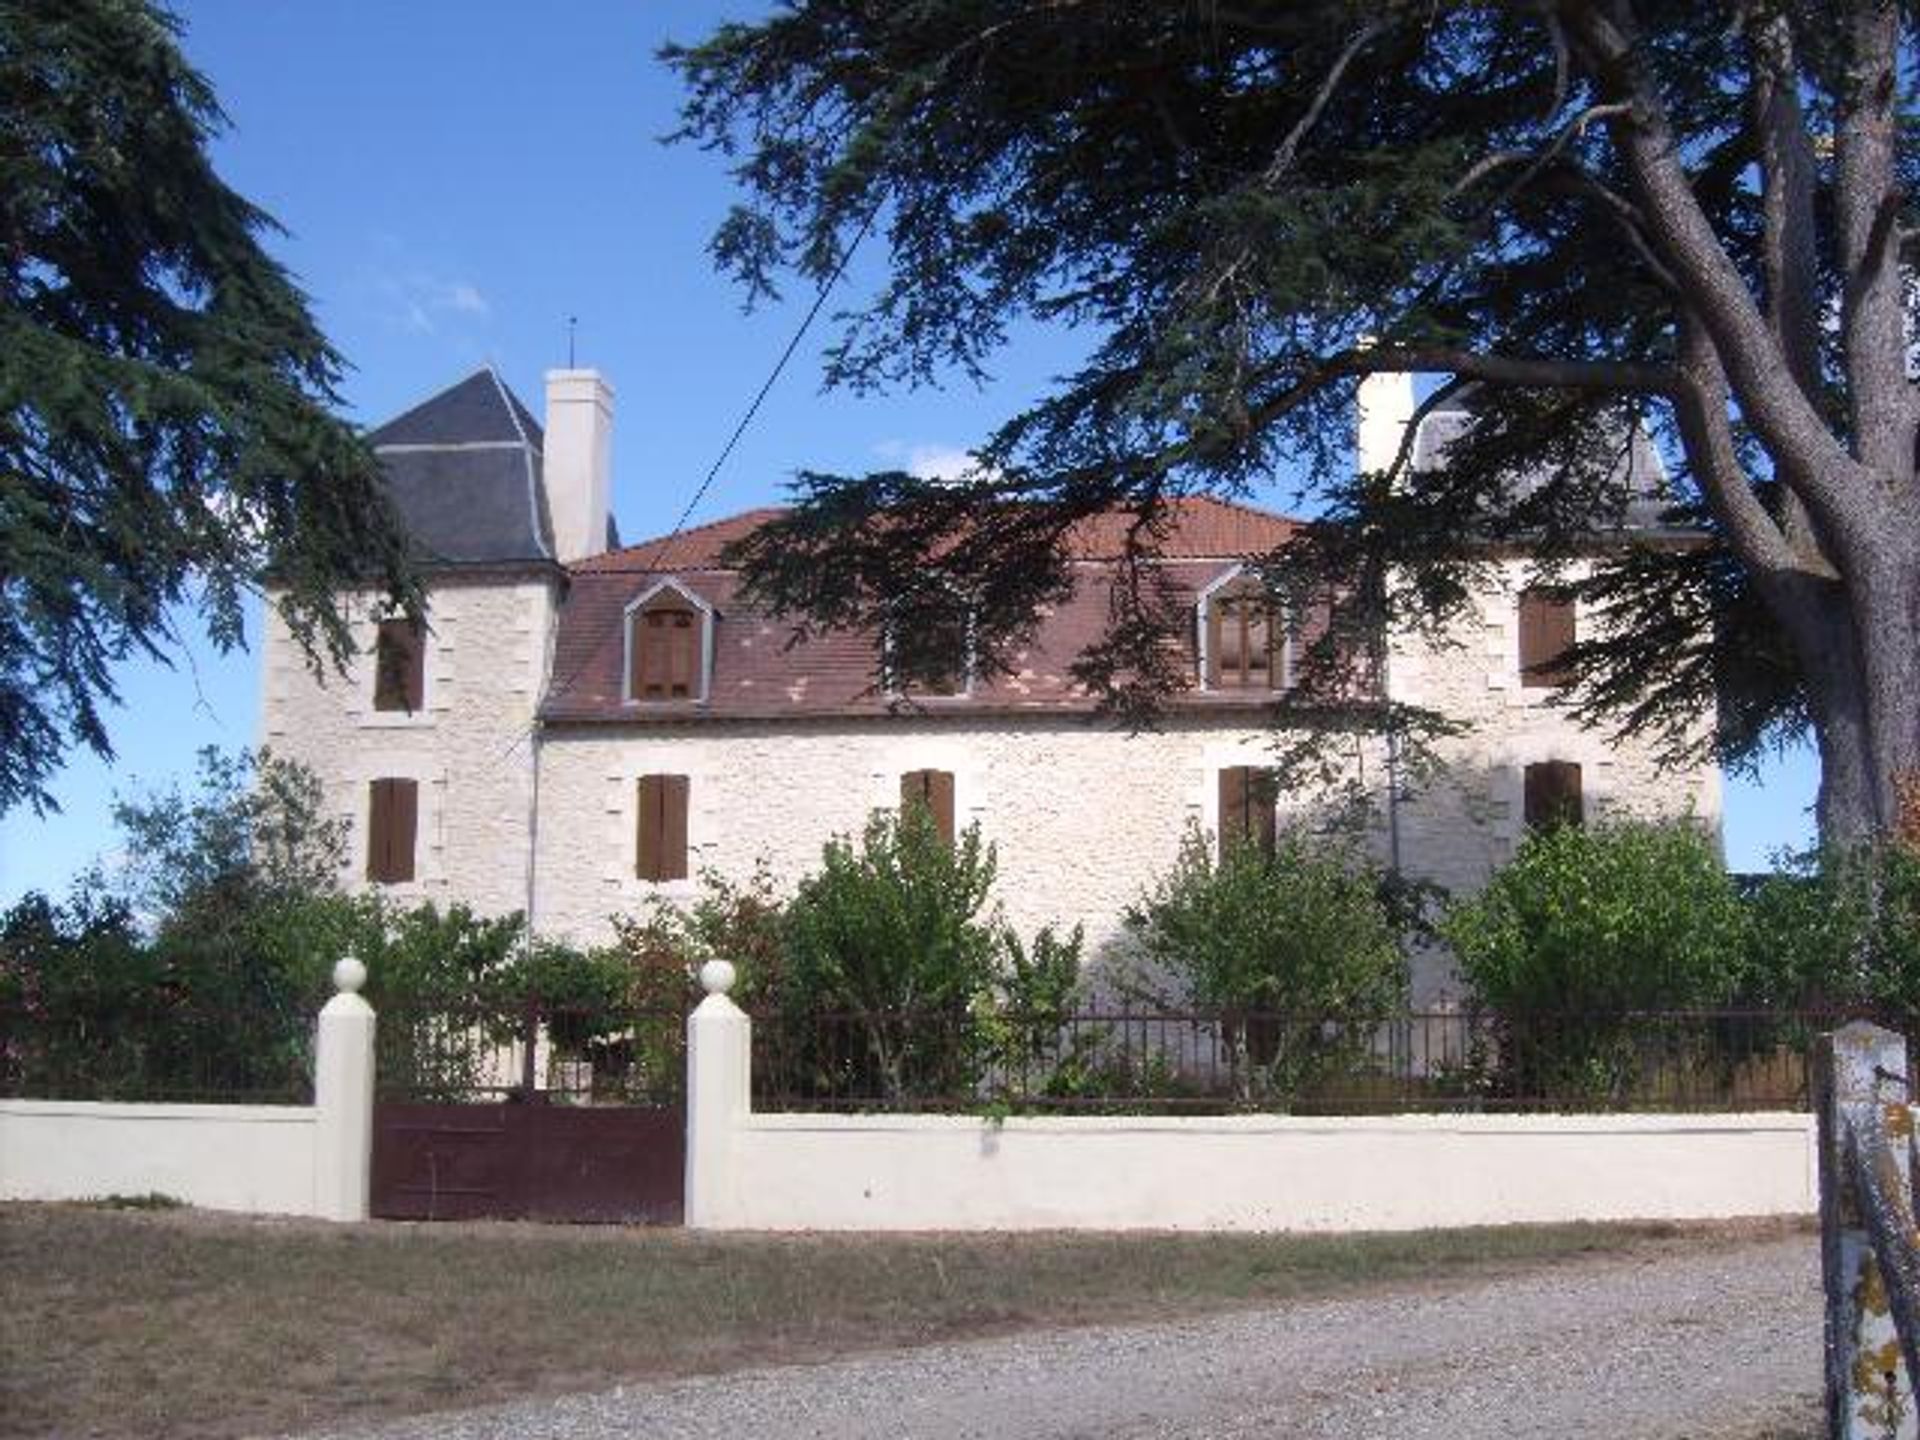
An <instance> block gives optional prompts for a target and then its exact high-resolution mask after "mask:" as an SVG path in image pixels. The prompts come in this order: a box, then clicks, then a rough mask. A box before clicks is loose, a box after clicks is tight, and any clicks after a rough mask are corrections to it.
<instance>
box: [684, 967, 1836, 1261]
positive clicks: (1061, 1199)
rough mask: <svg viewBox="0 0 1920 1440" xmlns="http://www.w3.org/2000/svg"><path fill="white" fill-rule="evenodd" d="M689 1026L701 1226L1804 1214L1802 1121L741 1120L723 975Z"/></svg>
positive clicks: (741, 1019)
mask: <svg viewBox="0 0 1920 1440" xmlns="http://www.w3.org/2000/svg"><path fill="white" fill-rule="evenodd" d="M701 980H702V983H704V984H706V986H707V987H708V989H709V991H710V992H712V993H710V994H709V995H708V997H707V998H706V999H705V1000H704V1001H702V1002H701V1004H700V1007H699V1009H697V1010H696V1011H695V1012H694V1015H693V1017H692V1019H691V1021H690V1022H689V1026H688V1041H689V1053H688V1071H687V1075H688V1092H687V1125H688V1134H687V1167H688V1168H687V1193H686V1221H687V1224H688V1225H690V1226H695V1227H698V1228H704V1229H716V1230H1136V1229H1138V1230H1294V1231H1340V1230H1414V1229H1431V1228H1442V1227H1449V1226H1464V1225H1508V1224H1541V1223H1550V1222H1556V1221H1574V1220H1591V1221H1602V1220H1717V1219H1728V1218H1732V1217H1736V1216H1759V1215H1809V1214H1812V1213H1813V1211H1814V1208H1815V1194H1816V1190H1815V1174H1814V1167H1815V1150H1814V1125H1813V1120H1812V1117H1811V1116H1808V1115H1801V1114H1793V1113H1766V1114H1747V1115H1574V1116H1569V1115H1392V1116H1365V1117H1340V1118H1326V1119H1318V1118H1315V1119H1308V1118H1301V1117H1292V1116H1267V1115H1257V1116H1219V1117H1176V1118H1161V1117H1151V1116H1120V1117H1093V1116H1067V1117H1044V1118H1015V1119H1008V1120H1005V1121H998V1122H996V1121H992V1120H986V1119H981V1118H979V1117H974V1116H941V1115H855V1116H838V1115H756V1114H754V1113H753V1112H752V1109H751V1105H750V1096H751V1075H750V1072H749V1064H750V1056H751V1048H752V1047H751V1043H750V1033H751V1026H750V1022H749V1021H748V1019H747V1017H746V1015H745V1014H743V1013H742V1012H741V1011H740V1009H739V1008H738V1007H737V1006H735V1005H734V1004H733V1003H732V1002H731V1001H730V1000H728V999H727V997H726V994H725V991H726V989H727V988H728V986H730V985H731V983H732V967H731V966H726V965H722V964H719V963H717V962H716V963H715V964H711V965H709V966H708V967H707V970H706V971H703V972H702V975H701Z"/></svg>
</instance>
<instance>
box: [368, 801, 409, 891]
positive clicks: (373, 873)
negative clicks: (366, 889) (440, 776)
mask: <svg viewBox="0 0 1920 1440" xmlns="http://www.w3.org/2000/svg"><path fill="white" fill-rule="evenodd" d="M419 828H420V782H419V781H417V780H396V779H388V780H376V781H374V782H373V784H372V786H371V787H370V791H369V794H368V797H367V879H369V880H371V881H372V882H373V883H374V884H376V885H398V884H402V883H404V882H406V881H408V880H411V879H413V849H414V839H415V836H416V834H417V833H418V831H419Z"/></svg>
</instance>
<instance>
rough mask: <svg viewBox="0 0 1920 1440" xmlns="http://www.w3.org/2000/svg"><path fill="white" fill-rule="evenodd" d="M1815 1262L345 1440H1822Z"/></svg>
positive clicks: (1358, 1313) (623, 1392) (1696, 1264)
mask: <svg viewBox="0 0 1920 1440" xmlns="http://www.w3.org/2000/svg"><path fill="white" fill-rule="evenodd" d="M1817 1250H1818V1241H1817V1239H1816V1238H1815V1237H1813V1236H1811V1235H1807V1236H1798V1237H1794V1238H1792V1239H1788V1240H1780V1239H1771V1240H1766V1241H1762V1242H1754V1243H1748V1244H1744V1245H1731V1246H1730V1245H1709V1246H1706V1247H1703V1249H1702V1250H1701V1251H1700V1252H1699V1253H1697V1254H1693V1255H1689V1256H1686V1257H1678V1256H1672V1255H1669V1256H1664V1257H1659V1258H1657V1259H1653V1258H1636V1259H1613V1260H1595V1261H1587V1262H1581V1263H1578V1264H1575V1265H1567V1266H1561V1267H1559V1268H1556V1269H1552V1270H1547V1271H1539V1272H1534V1273H1531V1274H1526V1275H1521V1276H1517V1277H1512V1278H1508V1279H1503V1280H1492V1281H1487V1280H1482V1281H1479V1282H1477V1283H1474V1284H1471V1285H1461V1286H1448V1287H1446V1288H1438V1287H1436V1288H1431V1289H1424V1290H1422V1289H1414V1290H1408V1289H1401V1290H1395V1291H1391V1292H1384V1293H1377V1294H1372V1295H1368V1296H1365V1297H1362V1298H1349V1299H1342V1300H1330V1301H1311V1302H1303V1303H1299V1304H1293V1305H1286V1306H1281V1307H1276V1308H1271V1309H1266V1310H1258V1311H1251V1312H1239V1313H1235V1314H1231V1315H1221V1316H1217V1317H1212V1318H1207V1319H1201V1320H1189V1321H1180V1322H1174V1323H1162V1324H1151V1325H1124V1326H1111V1327H1101V1328H1096V1329H1083V1330H1054V1331H1042V1332H1028V1333H1024V1334H1020V1335H1014V1336H1009V1337H1005V1338H1001V1339H994V1340H984V1341H968V1342H966V1343H960V1344H949V1345H936V1346H930V1347H927V1348H924V1349H916V1350H909V1351H898V1352H890V1353H884V1354H878V1355H869V1356H864V1357H860V1358H856V1359H849V1360H839V1361H834V1362H832V1363H828V1364H821V1365H809V1366H793V1367H784V1368H773V1369H760V1370H748V1371H739V1372H735V1373H733V1374H728V1375H717V1376H709V1377H704V1378H701V1379H696V1380H679V1381H673V1382H670V1383H664V1384H659V1385H630V1386H626V1387H624V1388H622V1389H618V1390H612V1391H607V1392H604V1393H600V1394H594V1395H576V1396H568V1397H565V1398H563V1399H560V1400H546V1401H537V1402H526V1403H520V1404H514V1405H508V1406H502V1407H499V1408H496V1409H490V1410H485V1411H473V1412H467V1413H462V1414H447V1415H439V1416H433V1417H428V1418H423V1419H415V1420H409V1421H402V1422H399V1423H397V1424H391V1425H387V1426H382V1427H378V1428H376V1429H372V1430H364V1431H330V1432H326V1433H327V1434H329V1435H333V1436H347V1435H355V1436H380V1437H383V1440H403V1437H405V1440H483V1437H485V1440H493V1437H501V1440H504V1437H508V1436H512V1437H516V1440H613V1437H622V1440H625V1437H640V1436H645V1437H648V1440H656V1437H657V1440H669V1437H671V1440H681V1437H688V1440H692V1437H714V1440H721V1437H726V1440H748V1437H761V1436H766V1437H773V1436H780V1437H788V1436H794V1437H799V1436H822V1437H826V1436H830V1437H833V1440H864V1437H874V1440H880V1437H887V1440H893V1437H899V1436H915V1437H941V1440H946V1437H961V1436H981V1437H985V1436H1021V1437H1041V1440H1053V1437H1059V1440H1065V1437H1069V1436H1073V1437H1102V1440H1109V1437H1148V1436H1152V1437H1176V1436H1177V1437H1182V1440H1188V1437H1192V1440H1200V1437H1209V1440H1211V1437H1241V1436H1245V1437H1252V1436H1261V1437H1273V1436H1342V1437H1352V1436H1365V1437H1383V1440H1384V1437H1402V1436H1433V1437H1447V1440H1477V1437H1489V1440H1491V1437H1501V1440H1506V1437H1511V1436H1532V1435H1537V1436H1554V1437H1568V1436H1594V1437H1601V1436H1605V1437H1609V1440H1626V1437H1656V1436H1657V1437H1679V1436H1700V1437H1708V1436H1715V1437H1718V1436H1725V1437H1740V1440H1751V1437H1758V1436H1763V1435H1765V1436H1772V1435H1775V1434H1800V1433H1805V1434H1809V1435H1810V1434H1813V1433H1814V1431H1815V1421H1816V1418H1817V1413H1818V1411H1817V1403H1818V1393H1819V1376H1820V1299H1819V1281H1818V1273H1817V1263H1818V1262H1817ZM503 1343H511V1342H510V1341H506V1340H505V1337H504V1336H503ZM1776 1427H1778V1428H1776Z"/></svg>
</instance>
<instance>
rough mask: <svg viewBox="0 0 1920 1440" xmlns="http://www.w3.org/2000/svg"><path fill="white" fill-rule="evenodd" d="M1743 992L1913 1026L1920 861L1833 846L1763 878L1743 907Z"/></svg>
mask: <svg viewBox="0 0 1920 1440" xmlns="http://www.w3.org/2000/svg"><path fill="white" fill-rule="evenodd" d="M1751 911H1752V916H1753V924H1752V929H1751V932H1750V948H1749V956H1748V963H1747V968H1746V973H1745V975H1744V977H1743V986H1742V995H1743V998H1744V999H1747V1000H1749V1001H1750V1002H1752V1003H1755V1004H1761V1005H1769V1006H1777V1007H1782V1008H1791V1009H1809V1010H1836V1011H1859V1012H1863V1013H1867V1014H1871V1015H1874V1016H1877V1017H1879V1018H1880V1019H1882V1020H1884V1021H1885V1022H1886V1023H1888V1024H1894V1025H1900V1026H1903V1027H1905V1028H1906V1029H1907V1030H1908V1032H1909V1033H1913V1032H1914V1030H1915V1029H1916V1027H1920V857H1916V856H1915V855H1914V854H1913V853H1912V852H1910V851H1908V850H1906V849H1904V848H1901V847H1899V846H1891V847H1883V848H1873V847H1864V846H1863V847H1859V848H1855V849H1841V848H1834V849H1829V850H1826V851H1824V852H1812V853H1809V854H1806V855H1802V856H1799V857H1797V858H1796V859H1795V861H1794V862H1793V864H1792V866H1791V868H1790V869H1788V870H1787V871H1785V872H1783V873H1780V874H1777V875H1771V876H1768V877H1767V879H1765V880H1764V881H1762V882H1761V884H1760V886H1759V887H1758V889H1757V890H1756V891H1755V893H1754V896H1753V900H1752V903H1751Z"/></svg>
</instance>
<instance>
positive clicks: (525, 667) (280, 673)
mask: <svg viewBox="0 0 1920 1440" xmlns="http://www.w3.org/2000/svg"><path fill="white" fill-rule="evenodd" d="M553 611H554V604H553V586H552V583H551V582H549V581H547V580H544V579H539V578H533V577H502V576H498V575H496V576H493V577H490V578H481V577H474V578H471V579H468V578H442V579H436V580H435V581H434V583H433V585H432V587H431V589H430V592H429V596H428V626H429V630H430V634H429V636H428V640H427V658H426V666H425V670H426V690H425V696H424V702H425V703H424V706H423V708H422V709H421V710H420V711H418V712H416V713H415V714H412V715H408V714H405V713H395V712H381V711H376V710H375V709H374V708H373V643H374V636H375V634H376V630H377V625H376V619H375V616H374V614H373V612H372V610H371V609H370V607H369V605H368V603H367V601H366V600H365V599H364V598H361V599H358V600H353V601H350V602H349V604H348V613H349V618H350V622H351V623H352V625H353V629H354V635H355V638H356V640H357V641H358V642H359V644H360V647H361V651H362V656H361V660H360V662H359V663H358V664H355V665H353V666H352V667H350V669H349V671H348V673H346V674H345V675H337V674H334V673H332V672H331V671H329V672H328V673H326V674H325V675H324V676H322V677H318V678H316V677H315V676H314V674H313V673H312V671H311V670H309V669H308V668H307V665H306V662H305V659H304V657H303V656H302V655H301V653H300V650H299V648H298V647H297V646H296V645H295V644H294V643H293V642H292V640H291V638H290V637H289V636H288V635H287V633H286V628H285V626H284V625H282V624H281V623H280V621H279V618H278V615H277V614H276V612H275V611H274V609H273V607H272V606H271V605H269V606H268V607H267V617H268V619H267V625H266V627H265V628H266V633H265V638H264V641H263V644H262V651H261V674H262V691H263V693H262V703H261V727H260V742H261V744H263V745H265V746H268V747H270V748H271V749H272V750H273V752H274V753H275V754H277V755H282V756H285V757H286V758H288V759H292V760H298V761H301V762H303V763H305V764H307V765H309V766H311V767H312V768H313V769H314V770H315V771H316V772H317V773H318V774H319V775H320V777H321V779H322V781H323V782H324V783H325V785H326V788H327V796H328V801H329V805H330V808H331V809H332V810H333V812H334V813H335V814H337V815H338V816H340V817H341V818H342V819H344V820H346V821H347V822H348V825H349V839H348V844H347V855H346V860H345V864H344V867H343V871H342V875H341V880H342V883H343V884H344V885H345V886H346V887H347V888H349V889H359V888H362V887H363V886H365V885H366V883H367V881H366V873H367V810H368V795H369V787H370V785H371V783H372V782H373V781H374V780H376V779H379V778H383V777H389V776H391V777H403V778H410V779H413V780H416V781H418V782H419V785H420V790H419V797H420V808H419V828H418V834H417V838H416V845H415V852H414V879H413V880H412V882H410V883H407V884H401V885H391V886H388V887H386V888H387V889H388V890H389V891H390V892H391V893H392V894H393V895H394V896H395V897H396V898H399V899H402V900H407V901H412V900H434V901H436V902H438V903H440V904H442V905H445V904H448V903H451V902H454V901H464V902H466V903H467V904H470V905H472V906H474V907H475V908H476V909H477V910H480V911H482V912H483V913H487V914H500V913H504V912H507V911H511V910H518V909H522V908H524V907H525V905H526V903H527V873H528V859H529V856H528V850H529V839H530V837H529V830H530V828H531V827H530V820H531V815H532V793H533V792H532V784H533V751H534V746H533V741H532V737H531V735H530V733H529V731H530V727H531V725H532V721H533V716H534V711H535V709H536V707H537V705H538V703H539V699H540V695H541V692H542V689H543V687H544V686H545V684H546V675H547V669H548V665H549V663H550V662H549V655H550V653H551V648H552V629H553Z"/></svg>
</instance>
